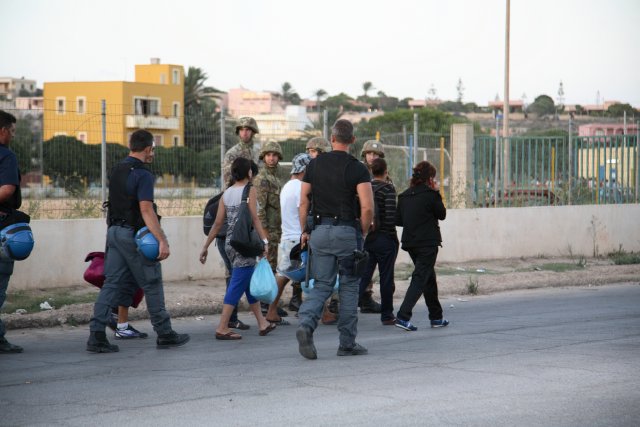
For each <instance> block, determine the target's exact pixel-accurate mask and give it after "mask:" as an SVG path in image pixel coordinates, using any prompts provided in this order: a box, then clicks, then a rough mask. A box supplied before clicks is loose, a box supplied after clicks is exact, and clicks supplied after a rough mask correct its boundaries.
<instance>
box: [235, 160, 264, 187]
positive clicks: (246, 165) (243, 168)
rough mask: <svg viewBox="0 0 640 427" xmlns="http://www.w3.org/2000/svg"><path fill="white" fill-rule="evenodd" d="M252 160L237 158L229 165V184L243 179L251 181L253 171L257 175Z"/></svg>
mask: <svg viewBox="0 0 640 427" xmlns="http://www.w3.org/2000/svg"><path fill="white" fill-rule="evenodd" d="M252 163H253V161H252V160H249V159H245V158H244V157H238V158H237V159H235V160H234V161H233V163H232V164H231V183H236V182H238V181H242V180H244V179H251V178H252V177H253V175H254V173H253V172H254V170H255V171H256V173H257V169H258V167H257V165H256V167H255V169H254V168H253V165H255V163H253V165H252Z"/></svg>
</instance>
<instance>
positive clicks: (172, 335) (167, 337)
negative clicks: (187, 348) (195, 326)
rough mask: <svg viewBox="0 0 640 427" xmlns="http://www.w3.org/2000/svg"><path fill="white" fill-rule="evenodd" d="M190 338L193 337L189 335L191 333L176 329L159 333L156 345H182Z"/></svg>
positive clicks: (166, 346) (162, 346)
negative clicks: (180, 332) (179, 331)
mask: <svg viewBox="0 0 640 427" xmlns="http://www.w3.org/2000/svg"><path fill="white" fill-rule="evenodd" d="M190 338H191V337H189V334H179V333H177V332H176V331H171V332H169V333H167V334H162V335H158V339H157V340H156V347H157V348H170V347H180V346H181V345H185V344H186V343H187V342H188V341H189V339H190Z"/></svg>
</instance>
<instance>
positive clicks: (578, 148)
mask: <svg viewBox="0 0 640 427" xmlns="http://www.w3.org/2000/svg"><path fill="white" fill-rule="evenodd" d="M505 159H508V161H505ZM638 163H639V161H638V143H637V136H636V135H610V136H596V137H573V138H571V143H570V142H569V138H566V137H532V138H529V137H510V138H508V139H507V138H504V139H502V138H500V139H498V140H496V138H495V137H488V136H487V137H477V138H475V142H474V164H473V167H474V187H473V188H474V193H475V203H476V205H477V206H479V207H488V206H503V207H504V206H548V205H570V204H600V203H603V204H604V203H637V202H638V191H637V190H638Z"/></svg>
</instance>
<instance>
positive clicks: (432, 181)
mask: <svg viewBox="0 0 640 427" xmlns="http://www.w3.org/2000/svg"><path fill="white" fill-rule="evenodd" d="M429 187H431V189H432V190H435V191H440V184H439V183H438V181H436V180H435V179H433V178H431V179H430V180H429Z"/></svg>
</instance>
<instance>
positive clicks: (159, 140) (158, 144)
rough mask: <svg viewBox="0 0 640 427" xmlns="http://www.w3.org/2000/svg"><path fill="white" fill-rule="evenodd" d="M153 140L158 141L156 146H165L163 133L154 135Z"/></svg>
mask: <svg viewBox="0 0 640 427" xmlns="http://www.w3.org/2000/svg"><path fill="white" fill-rule="evenodd" d="M153 141H154V142H155V143H156V147H164V142H163V141H162V135H153Z"/></svg>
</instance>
